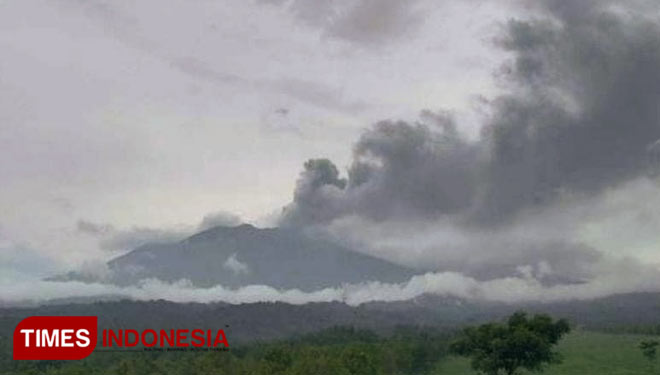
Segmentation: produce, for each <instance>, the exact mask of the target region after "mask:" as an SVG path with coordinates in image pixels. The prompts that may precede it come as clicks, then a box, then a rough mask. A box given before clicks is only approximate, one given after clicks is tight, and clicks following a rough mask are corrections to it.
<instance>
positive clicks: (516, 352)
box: [450, 312, 570, 375]
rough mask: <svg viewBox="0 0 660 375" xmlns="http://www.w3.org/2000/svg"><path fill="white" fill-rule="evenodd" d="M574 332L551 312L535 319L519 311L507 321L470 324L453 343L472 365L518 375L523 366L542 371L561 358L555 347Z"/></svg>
mask: <svg viewBox="0 0 660 375" xmlns="http://www.w3.org/2000/svg"><path fill="white" fill-rule="evenodd" d="M569 331H570V327H569V325H568V322H567V321H566V320H564V319H560V320H557V321H553V320H552V318H551V317H549V316H548V315H544V314H541V315H535V316H534V317H532V318H531V319H530V318H528V316H527V314H526V313H524V312H517V313H515V314H513V315H512V316H511V317H509V319H508V321H507V322H506V323H488V324H483V325H480V326H478V327H468V328H466V329H465V330H464V331H463V335H462V337H461V338H459V339H458V340H456V341H455V342H453V343H452V345H451V348H450V349H451V351H452V352H453V353H455V354H458V355H461V356H466V357H470V358H471V359H472V362H471V365H472V368H473V369H474V370H476V371H479V372H483V373H485V374H487V375H498V374H500V373H501V372H503V373H504V374H507V375H514V374H516V372H517V371H518V370H519V369H523V368H524V369H527V370H529V371H540V370H542V368H543V365H545V364H552V363H558V362H560V361H561V357H560V355H559V353H557V352H555V351H553V347H554V346H555V345H556V344H557V343H558V342H559V340H560V339H561V337H562V336H563V335H564V334H566V333H568V332H569Z"/></svg>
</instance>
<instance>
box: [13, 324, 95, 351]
mask: <svg viewBox="0 0 660 375" xmlns="http://www.w3.org/2000/svg"><path fill="white" fill-rule="evenodd" d="M96 341H97V317H95V316H31V317H29V318H25V319H23V320H22V321H21V322H20V323H18V325H17V326H16V329H14V359H15V360H26V359H28V360H46V359H48V360H73V359H83V358H85V357H87V356H89V355H90V354H92V351H94V348H96Z"/></svg>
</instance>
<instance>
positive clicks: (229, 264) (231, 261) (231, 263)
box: [222, 253, 250, 275]
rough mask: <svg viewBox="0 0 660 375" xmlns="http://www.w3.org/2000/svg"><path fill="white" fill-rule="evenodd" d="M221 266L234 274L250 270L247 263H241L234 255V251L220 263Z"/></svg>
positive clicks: (245, 272)
mask: <svg viewBox="0 0 660 375" xmlns="http://www.w3.org/2000/svg"><path fill="white" fill-rule="evenodd" d="M222 267H223V268H225V269H227V270H229V271H231V272H233V273H234V274H235V275H241V274H247V273H249V272H250V268H249V267H248V265H247V263H243V262H241V261H240V260H238V258H237V257H236V253H234V254H232V255H231V256H230V257H229V258H227V260H226V261H225V262H224V263H223V264H222Z"/></svg>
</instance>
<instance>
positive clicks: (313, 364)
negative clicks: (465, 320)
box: [0, 314, 660, 375]
mask: <svg viewBox="0 0 660 375" xmlns="http://www.w3.org/2000/svg"><path fill="white" fill-rule="evenodd" d="M523 316H524V315H523ZM539 316H540V317H541V318H540V319H538V318H537V317H539ZM508 319H509V320H508V321H507V320H501V321H495V322H489V323H484V324H481V325H478V326H468V327H467V328H463V329H460V330H440V329H434V328H429V327H413V326H406V327H403V326H401V327H396V328H395V329H393V330H392V331H391V332H389V333H387V334H377V333H374V332H373V331H371V330H368V329H357V328H353V327H332V328H329V329H324V330H322V331H319V332H317V333H313V334H306V335H301V336H297V337H291V338H288V339H279V340H271V341H264V342H259V341H255V342H250V343H246V344H239V345H232V346H231V347H230V349H229V350H226V351H222V350H217V351H159V352H148V351H145V350H136V351H107V352H101V351H99V350H97V351H96V352H94V353H93V354H92V355H91V356H90V357H88V358H86V359H84V360H81V361H13V360H11V347H10V342H9V340H8V339H9V337H2V340H1V345H2V348H1V350H2V353H3V355H2V358H3V360H2V362H1V363H0V366H1V367H0V373H2V374H35V375H36V374H61V375H65V374H66V375H71V374H80V375H88V374H116V375H128V374H135V375H149V374H177V375H179V374H180V375H195V374H218V375H220V374H245V375H247V374H264V375H266V374H291V375H297V374H301V375H302V374H321V375H322V374H328V375H331V374H332V375H334V374H340V375H341V374H346V375H385V374H402V375H403V374H420V375H421V374H456V375H460V374H477V373H484V374H507V372H506V371H505V370H503V369H497V368H495V369H494V370H493V369H492V368H491V370H490V371H488V370H484V368H483V367H482V368H475V367H474V362H475V358H479V356H476V357H475V356H472V357H470V356H469V355H467V356H461V355H460V354H461V352H464V353H463V354H465V352H466V345H468V347H469V345H473V344H475V343H476V346H475V347H474V348H473V349H476V351H477V352H479V353H481V354H483V353H485V352H489V353H499V354H496V358H495V357H493V358H486V359H489V360H493V359H494V360H496V361H500V364H501V363H504V362H502V361H504V360H506V359H505V358H503V356H502V354H501V353H504V352H506V351H507V350H508V353H509V354H511V353H513V355H514V356H515V355H516V354H515V353H516V350H520V348H518V349H516V345H518V346H521V345H522V346H523V348H524V349H523V351H524V350H527V352H526V353H525V356H526V357H527V358H529V357H530V356H532V355H540V356H541V357H543V356H547V359H548V360H547V361H545V362H544V361H541V362H538V363H537V364H538V365H539V366H531V367H530V369H529V370H528V369H525V368H524V366H522V364H521V367H518V368H515V369H513V370H512V371H513V372H510V373H512V374H527V373H532V371H533V372H539V373H543V374H576V375H577V374H580V375H584V374H654V373H657V371H658V370H660V368H659V367H657V364H656V358H655V356H646V355H645V353H644V351H642V350H640V343H642V342H653V341H654V340H655V336H653V335H641V334H625V333H604V332H594V331H584V330H582V329H573V330H572V331H571V332H570V333H568V330H569V329H568V327H567V326H564V324H565V321H559V320H558V321H556V322H552V320H551V319H549V317H547V316H544V315H538V316H537V315H535V316H534V317H529V319H528V320H525V321H523V323H520V319H521V318H520V316H518V317H516V316H515V314H514V315H512V316H511V317H509V318H508ZM516 319H517V321H516ZM523 319H526V318H523ZM521 324H522V325H524V327H523V330H522V331H521V330H519V329H517V328H516V327H521ZM533 331H536V332H541V333H542V334H543V335H546V336H544V337H548V338H550V339H548V340H545V339H543V338H542V337H540V336H530V335H529V332H533ZM539 339H540V341H539ZM553 339H554V341H555V343H556V345H554V344H553V342H552V341H553ZM544 340H545V341H544ZM503 342H504V344H502V343H503ZM484 343H486V344H487V345H486V344H484ZM538 344H541V345H544V344H547V345H546V346H545V347H538V348H537V346H538ZM507 345H509V346H507ZM511 345H513V346H511ZM535 345H537V346H535ZM457 348H458V349H457ZM530 348H537V349H538V350H537V349H534V351H533V352H532V351H530V350H529V349H530ZM491 349H495V350H491ZM512 350H513V351H512ZM467 351H469V350H467ZM473 352H474V351H473ZM647 354H648V353H647ZM481 357H482V360H483V359H484V358H483V355H482V356H481ZM541 357H539V358H541ZM482 363H483V361H482ZM487 363H490V364H493V363H496V362H492V361H491V362H487ZM495 365H496V366H497V363H496V364H495ZM530 370H532V371H530ZM479 371H480V372H479Z"/></svg>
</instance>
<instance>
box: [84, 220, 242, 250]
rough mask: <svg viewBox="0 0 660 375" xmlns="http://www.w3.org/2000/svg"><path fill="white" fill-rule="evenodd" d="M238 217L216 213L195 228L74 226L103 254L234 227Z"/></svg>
mask: <svg viewBox="0 0 660 375" xmlns="http://www.w3.org/2000/svg"><path fill="white" fill-rule="evenodd" d="M241 223H242V220H241V218H240V217H239V216H237V215H234V214H232V213H230V212H225V211H219V212H214V213H211V214H208V215H206V216H204V218H203V219H202V221H201V222H200V223H199V224H198V225H197V226H180V227H178V228H149V227H139V226H135V227H132V228H129V229H117V228H115V227H114V226H113V225H111V224H105V223H103V224H102V223H95V222H92V221H88V220H79V221H78V223H77V224H76V230H77V232H78V233H81V234H86V235H90V236H93V237H96V238H98V241H99V247H100V248H101V249H102V250H107V251H126V250H132V249H135V248H137V247H139V246H142V245H145V244H148V243H168V242H176V241H180V240H182V239H184V238H185V237H188V236H190V235H192V234H194V233H196V232H199V231H204V230H207V229H210V228H213V227H216V226H224V227H234V226H237V225H240V224H241Z"/></svg>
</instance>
